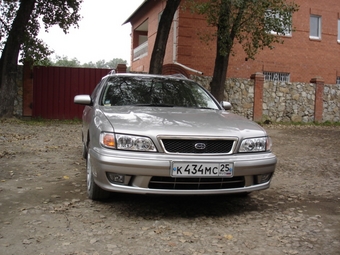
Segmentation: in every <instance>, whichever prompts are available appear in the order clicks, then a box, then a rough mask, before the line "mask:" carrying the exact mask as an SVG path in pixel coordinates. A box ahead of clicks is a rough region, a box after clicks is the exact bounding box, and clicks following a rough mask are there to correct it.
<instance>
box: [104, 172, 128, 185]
mask: <svg viewBox="0 0 340 255" xmlns="http://www.w3.org/2000/svg"><path fill="white" fill-rule="evenodd" d="M106 175H107V178H108V179H109V181H110V182H115V183H122V184H123V183H124V179H125V175H123V174H116V173H106Z"/></svg>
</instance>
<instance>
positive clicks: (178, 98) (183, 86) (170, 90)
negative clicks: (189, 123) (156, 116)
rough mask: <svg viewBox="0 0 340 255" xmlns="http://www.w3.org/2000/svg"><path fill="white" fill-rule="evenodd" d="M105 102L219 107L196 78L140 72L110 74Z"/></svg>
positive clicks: (106, 104)
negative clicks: (129, 74) (191, 79)
mask: <svg viewBox="0 0 340 255" xmlns="http://www.w3.org/2000/svg"><path fill="white" fill-rule="evenodd" d="M101 105H104V106H121V105H136V106H161V107H194V108H205V109H219V108H218V105H217V104H216V103H215V101H214V100H213V99H212V98H211V96H210V95H209V94H208V93H207V92H206V91H205V90H204V89H203V88H202V87H201V86H200V85H198V84H197V83H195V82H193V81H190V80H181V79H173V78H171V79H168V78H157V77H136V76H134V77H110V78H109V79H108V80H107V83H106V86H105V88H104V91H103V95H102V97H101Z"/></svg>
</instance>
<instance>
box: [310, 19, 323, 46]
mask: <svg viewBox="0 0 340 255" xmlns="http://www.w3.org/2000/svg"><path fill="white" fill-rule="evenodd" d="M315 24H316V27H312V26H313V25H315ZM321 24H322V20H321V16H320V15H313V14H312V15H310V18H309V26H310V28H309V38H310V39H317V40H320V39H321ZM315 30H316V31H315ZM315 32H316V33H315ZM312 33H313V34H312ZM315 34H316V35H315Z"/></svg>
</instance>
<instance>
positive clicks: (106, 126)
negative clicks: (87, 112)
mask: <svg viewBox="0 0 340 255" xmlns="http://www.w3.org/2000/svg"><path fill="white" fill-rule="evenodd" d="M103 131H105V132H114V129H113V127H112V125H111V123H110V122H109V120H108V119H107V118H106V116H105V115H104V113H103V112H102V111H101V110H99V109H94V112H93V116H91V122H90V125H89V137H90V145H89V146H90V148H89V149H93V148H94V147H100V146H101V145H100V142H99V136H100V133H101V132H103Z"/></svg>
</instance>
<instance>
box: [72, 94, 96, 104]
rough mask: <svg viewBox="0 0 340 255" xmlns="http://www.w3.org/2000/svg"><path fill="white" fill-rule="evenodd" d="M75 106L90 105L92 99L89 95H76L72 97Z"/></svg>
mask: <svg viewBox="0 0 340 255" xmlns="http://www.w3.org/2000/svg"><path fill="white" fill-rule="evenodd" d="M74 103H75V104H82V105H92V99H91V97H90V96H89V95H77V96H75V97H74Z"/></svg>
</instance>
